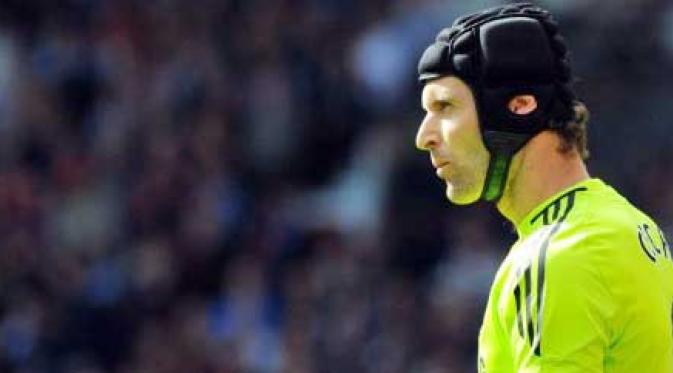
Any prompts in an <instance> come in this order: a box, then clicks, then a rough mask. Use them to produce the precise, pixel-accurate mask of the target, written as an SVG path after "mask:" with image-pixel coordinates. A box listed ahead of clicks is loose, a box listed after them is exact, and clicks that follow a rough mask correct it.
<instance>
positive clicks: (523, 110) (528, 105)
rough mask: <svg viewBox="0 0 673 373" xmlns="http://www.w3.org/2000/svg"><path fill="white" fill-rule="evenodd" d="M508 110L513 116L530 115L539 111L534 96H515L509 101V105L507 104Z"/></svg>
mask: <svg viewBox="0 0 673 373" xmlns="http://www.w3.org/2000/svg"><path fill="white" fill-rule="evenodd" d="M507 108H508V109H509V111H511V112H512V113H513V114H517V115H526V114H530V113H532V112H533V111H535V109H537V99H535V96H533V95H518V96H514V97H513V98H512V99H511V100H509V103H507Z"/></svg>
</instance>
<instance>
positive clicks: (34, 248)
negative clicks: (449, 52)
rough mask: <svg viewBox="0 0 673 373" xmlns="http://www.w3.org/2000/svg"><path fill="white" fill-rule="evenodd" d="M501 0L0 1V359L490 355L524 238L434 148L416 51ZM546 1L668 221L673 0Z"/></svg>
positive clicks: (623, 178)
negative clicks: (425, 140)
mask: <svg viewBox="0 0 673 373" xmlns="http://www.w3.org/2000/svg"><path fill="white" fill-rule="evenodd" d="M497 3H499V1H496V0H483V1H470V2H468V1H448V2H447V1H435V0H424V1H409V0H395V1H383V0H369V1H353V0H346V1H341V0H339V1H336V0H313V1H309V0H280V1H240V0H231V1H224V2H223V1H216V0H200V1H196V2H194V1H184V0H167V1H142V0H119V1H109V0H89V1H83V0H67V1H60V2H49V1H38V0H32V1H26V0H23V1H19V0H6V1H1V2H0V371H8V372H9V371H12V372H25V373H28V372H55V373H60V372H64V373H65V372H77V373H100V372H124V373H126V372H129V373H130V372H158V373H163V372H166V373H173V372H206V373H207V372H226V373H238V372H241V373H243V372H260V373H267V372H268V373H273V372H292V373H311V372H326V373H329V372H343V371H348V372H377V373H378V372H391V373H393V372H426V373H428V372H429V373H434V372H465V371H474V370H475V367H474V364H475V362H474V360H475V358H474V355H475V348H476V336H477V335H476V333H477V331H478V327H479V324H480V321H481V315H482V312H481V311H482V309H483V307H484V302H485V299H486V294H487V292H488V288H487V287H488V284H489V283H490V280H491V278H492V276H493V275H494V272H495V269H496V265H497V263H498V261H499V258H501V257H502V256H503V255H504V254H505V253H504V252H503V251H502V250H504V249H503V248H505V247H508V245H507V243H508V241H510V240H512V238H513V237H512V233H511V232H509V231H508V229H507V227H506V226H504V225H503V223H502V220H501V219H500V218H499V217H497V214H495V213H494V212H493V209H492V207H490V206H481V205H480V206H475V207H471V208H470V209H471V212H470V215H469V218H465V216H466V215H465V214H463V213H461V217H462V218H460V219H459V218H456V217H455V216H456V215H455V214H454V211H455V209H456V207H453V206H450V205H448V203H447V202H445V201H444V199H443V198H442V193H441V185H440V184H439V182H437V181H434V180H433V177H432V174H431V172H429V170H428V169H427V166H426V163H427V162H425V160H424V159H422V158H423V155H422V154H421V153H419V152H415V151H414V149H413V136H414V132H415V130H416V126H417V124H418V122H419V120H420V118H421V112H420V109H419V100H420V98H419V89H418V86H417V85H416V83H415V79H416V76H415V64H416V60H417V58H418V53H419V52H420V49H421V48H422V46H424V45H426V44H427V42H428V40H429V39H430V38H432V37H433V36H434V33H435V32H436V30H437V29H438V28H439V27H441V26H443V25H446V24H447V23H448V22H450V21H451V20H452V19H453V18H454V17H455V16H457V15H459V14H461V13H463V12H466V11H470V10H475V9H478V8H482V7H485V6H489V5H495V4H497ZM540 3H541V4H544V5H548V6H549V7H551V8H552V9H553V10H554V11H555V12H556V13H557V14H558V19H559V21H560V23H561V24H562V27H564V30H565V32H566V34H567V36H568V39H569V44H570V45H571V48H572V51H573V62H574V63H575V66H576V72H577V74H578V76H579V77H581V80H580V81H579V82H578V90H579V92H580V96H581V97H582V98H583V99H584V100H586V101H587V103H588V106H589V108H590V110H591V111H592V122H591V123H590V128H597V127H603V129H602V130H601V131H600V133H601V136H596V135H594V133H593V132H592V130H590V135H591V138H590V142H591V148H592V153H593V157H592V160H591V164H590V167H591V170H592V171H594V173H595V174H596V175H599V176H601V177H603V178H605V179H606V180H607V181H608V182H610V183H613V184H615V185H616V186H618V187H619V188H620V190H625V191H627V192H628V196H629V198H632V199H634V200H637V201H638V204H639V205H641V206H643V207H644V208H645V210H646V211H647V212H648V213H651V214H652V215H654V217H656V219H657V220H658V221H660V222H661V225H662V228H664V229H665V230H666V231H667V232H668V233H669V234H670V233H671V232H673V214H672V213H671V211H673V189H672V188H670V187H669V184H670V180H672V179H671V177H672V176H671V175H672V173H673V171H672V169H671V166H670V164H671V162H670V159H671V157H672V156H673V153H672V151H671V149H672V147H671V136H669V132H670V129H669V127H670V126H669V125H668V123H669V122H670V118H673V107H671V105H669V104H668V102H669V100H668V98H669V97H668V96H670V87H671V83H672V79H673V78H672V77H673V74H671V72H672V71H671V70H672V69H671V66H673V63H672V62H673V52H672V51H673V31H672V30H673V5H671V4H670V2H666V1H663V0H633V1H628V2H622V4H617V5H614V6H613V7H609V8H604V7H603V8H601V9H603V10H604V12H602V13H601V14H596V13H595V12H593V11H591V10H590V9H595V8H596V6H597V3H598V2H597V0H587V1H571V2H569V1H552V0H549V1H540ZM634 30H636V31H635V32H634ZM606 128H609V130H605V129H606ZM644 144H647V146H646V147H643V145H644ZM616 153H620V154H622V153H624V154H628V155H629V156H628V157H627V158H626V159H628V160H629V161H628V162H624V163H619V164H616V163H615V162H612V161H611V160H612V159H613V154H616ZM623 158H624V157H623V156H620V159H623Z"/></svg>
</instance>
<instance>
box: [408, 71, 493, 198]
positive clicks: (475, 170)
mask: <svg viewBox="0 0 673 373" xmlns="http://www.w3.org/2000/svg"><path fill="white" fill-rule="evenodd" d="M422 105H423V109H425V111H426V115H425V118H424V119H423V123H421V126H420V128H419V129H418V133H417V134H416V146H417V147H418V148H419V149H421V150H427V151H428V152H429V153H430V159H431V161H432V165H433V166H434V167H435V168H436V169H437V176H439V177H440V178H441V179H443V180H444V181H445V182H446V197H447V198H448V199H449V200H450V201H451V202H453V203H456V204H461V205H463V204H469V203H472V202H476V201H477V200H478V199H479V197H480V196H481V191H482V189H483V186H484V180H485V179H486V171H487V169H488V161H489V157H490V156H489V153H488V150H486V147H485V145H484V143H483V141H482V139H481V134H480V132H479V121H478V118H477V110H476V106H475V103H474V98H473V97H472V91H471V90H470V88H469V87H468V86H467V85H466V84H465V83H464V82H463V81H462V80H460V79H458V78H455V77H444V78H441V79H436V80H433V81H430V82H428V83H427V84H426V85H425V87H424V88H423V96H422Z"/></svg>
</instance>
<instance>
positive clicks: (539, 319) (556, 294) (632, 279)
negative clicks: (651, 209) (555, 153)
mask: <svg viewBox="0 0 673 373" xmlns="http://www.w3.org/2000/svg"><path fill="white" fill-rule="evenodd" d="M517 232H518V234H519V240H518V241H517V242H516V243H515V244H514V245H513V247H512V248H511V250H510V252H509V253H508V255H507V257H506V258H505V260H504V261H503V263H502V265H501V267H500V269H499V270H498V273H497V274H496V277H495V280H494V282H493V286H492V288H491V293H490V296H489V301H488V305H487V307H486V312H485V315H484V321H483V324H482V328H481V332H480V335H479V361H478V364H479V372H480V373H556V372H558V373H575V372H577V373H580V372H581V373H593V372H605V373H634V372H635V373H641V372H642V373H645V372H647V373H671V372H673V326H672V318H673V309H672V308H673V260H672V259H671V249H670V247H669V245H668V243H667V242H666V239H665V238H664V235H663V233H662V232H661V231H660V230H659V228H658V227H657V225H656V224H655V223H654V222H653V221H652V220H651V219H650V218H649V217H647V216H646V215H645V214H643V213H642V212H640V211H639V210H638V209H636V208H635V207H633V206H632V205H631V204H630V203H629V202H628V201H627V200H626V199H624V198H623V197H622V196H620V195H619V194H618V193H617V192H616V191H615V190H614V189H612V188H611V187H609V186H607V185H606V184H604V183H603V182H602V181H600V180H598V179H589V180H586V181H583V182H581V183H579V184H577V185H575V186H573V187H571V188H569V189H567V190H565V191H563V192H561V193H559V194H557V195H555V196H553V197H551V198H550V199H549V200H547V201H546V202H544V203H542V204H541V205H540V206H539V207H537V208H536V209H534V210H533V211H532V212H531V213H530V214H529V215H528V216H527V217H526V218H525V219H524V220H523V221H522V222H521V223H520V224H519V225H518V226H517Z"/></svg>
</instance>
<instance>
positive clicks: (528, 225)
mask: <svg viewBox="0 0 673 373" xmlns="http://www.w3.org/2000/svg"><path fill="white" fill-rule="evenodd" d="M602 186H605V184H604V183H603V181H601V180H600V179H597V178H591V179H586V180H582V181H580V182H579V183H576V184H574V185H572V186H570V187H568V188H566V189H563V190H562V191H560V192H558V193H556V194H554V195H553V196H551V197H549V198H547V199H546V200H544V202H542V203H540V204H539V205H538V206H537V207H535V208H534V209H532V210H531V211H530V212H529V213H528V214H527V215H526V217H525V218H524V219H522V220H521V221H520V222H519V224H517V225H516V231H517V233H518V235H519V238H524V237H527V236H529V235H530V234H532V233H533V232H535V231H536V230H537V229H539V228H541V227H544V226H546V225H550V224H554V223H557V222H559V221H562V220H564V219H565V218H566V217H567V215H568V213H569V212H570V210H572V208H573V206H574V202H575V196H576V194H577V193H578V192H585V191H588V190H595V189H596V188H600V187H602Z"/></svg>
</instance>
